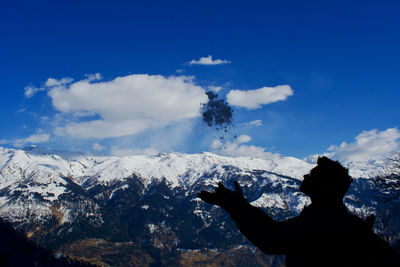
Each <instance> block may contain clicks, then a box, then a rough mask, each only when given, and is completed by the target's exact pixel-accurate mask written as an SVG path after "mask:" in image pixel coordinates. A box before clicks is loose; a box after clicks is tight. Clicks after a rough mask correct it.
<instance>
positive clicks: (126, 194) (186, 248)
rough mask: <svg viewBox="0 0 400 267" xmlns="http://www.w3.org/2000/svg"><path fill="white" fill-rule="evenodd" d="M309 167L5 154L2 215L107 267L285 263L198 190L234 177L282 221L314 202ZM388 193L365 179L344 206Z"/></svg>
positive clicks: (282, 162) (359, 206)
mask: <svg viewBox="0 0 400 267" xmlns="http://www.w3.org/2000/svg"><path fill="white" fill-rule="evenodd" d="M312 167H313V165H312V164H309V163H306V162H304V161H302V160H299V159H296V158H291V157H279V156H271V159H269V160H262V159H256V158H228V157H221V156H217V155H214V154H211V153H202V154H191V155H188V154H178V153H171V154H159V155H155V156H130V157H100V156H87V155H83V154H78V153H75V154H74V153H62V152H52V151H45V150H41V149H38V148H35V147H32V148H29V149H25V150H12V149H6V148H0V216H1V217H2V218H4V219H6V220H8V221H10V222H11V223H12V224H13V225H14V226H15V227H17V228H18V229H21V230H23V231H24V232H25V233H26V235H27V236H28V237H29V238H30V239H31V240H34V241H35V242H37V243H39V244H40V245H42V246H44V247H46V248H48V249H52V250H53V251H55V253H60V254H64V255H67V256H69V257H72V258H75V259H78V260H86V261H88V262H91V263H95V264H98V265H102V266H107V265H115V266H194V265H196V266H213V264H214V265H215V266H222V265H227V266H233V265H236V266H281V265H283V258H282V257H280V256H266V255H263V254H262V253H261V252H259V251H258V250H257V249H255V248H254V247H253V246H251V244H249V243H248V242H247V241H246V240H245V238H243V236H242V235H241V234H240V233H239V232H238V231H237V229H236V227H235V225H234V223H233V222H232V221H231V220H230V218H229V216H228V215H227V214H225V213H224V212H223V211H222V210H221V209H219V208H216V207H212V206H211V205H208V204H206V203H203V202H202V201H200V199H199V198H198V197H197V196H196V194H197V193H198V192H199V191H200V190H204V189H210V190H211V188H212V187H213V186H215V185H216V184H217V183H218V182H222V183H224V184H226V185H228V186H232V185H233V182H234V181H235V180H236V181H238V182H239V184H240V185H241V186H242V188H243V191H244V193H245V195H246V196H247V198H248V199H249V201H250V202H251V203H252V204H253V205H255V206H259V207H261V208H263V209H265V210H266V211H267V212H268V213H269V214H271V215H272V216H274V218H275V219H277V220H283V219H286V218H288V217H291V216H295V215H297V214H298V213H299V212H300V211H301V210H302V208H303V207H304V205H307V203H308V202H309V199H308V198H307V197H306V196H304V195H303V194H301V193H300V192H298V186H299V184H300V183H301V180H302V176H303V174H305V173H307V172H308V171H309V170H310V169H311V168H312ZM363 168H365V167H364V166H363ZM357 173H361V174H362V173H363V172H362V170H357ZM382 194H384V193H382V192H380V191H379V190H377V189H376V187H375V184H374V183H372V182H371V180H369V179H366V178H362V177H359V178H357V179H356V180H355V182H354V183H353V184H352V187H351V190H350V192H349V194H348V195H347V197H346V204H347V206H348V207H349V209H350V210H351V211H353V212H354V213H356V214H358V215H359V216H363V217H364V216H366V215H368V214H370V213H376V209H377V207H379V209H381V208H382V207H381V206H379V203H378V200H379V198H381V195H382ZM385 194H387V193H385ZM388 194H391V193H390V192H389V193H388ZM392 203H393V202H390V205H392ZM385 205H389V204H385ZM397 222H398V221H397ZM395 223H396V222H395ZM241 262H242V263H246V264H244V265H243V264H240V263H241Z"/></svg>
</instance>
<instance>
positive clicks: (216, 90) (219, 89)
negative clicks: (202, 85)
mask: <svg viewBox="0 0 400 267" xmlns="http://www.w3.org/2000/svg"><path fill="white" fill-rule="evenodd" d="M207 88H208V89H210V90H212V91H214V92H216V93H218V92H219V91H221V89H222V86H213V85H210V86H208V87H207Z"/></svg>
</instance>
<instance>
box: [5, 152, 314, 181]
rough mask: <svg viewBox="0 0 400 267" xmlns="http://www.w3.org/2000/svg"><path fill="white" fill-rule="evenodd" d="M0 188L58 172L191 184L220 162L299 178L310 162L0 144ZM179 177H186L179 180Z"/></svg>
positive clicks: (52, 178) (104, 178)
mask: <svg viewBox="0 0 400 267" xmlns="http://www.w3.org/2000/svg"><path fill="white" fill-rule="evenodd" d="M0 164H1V165H0V179H1V184H0V188H1V187H4V186H5V185H6V184H7V183H9V182H12V181H15V179H19V180H26V179H27V178H29V177H31V178H33V179H35V181H37V182H44V183H46V182H50V183H51V182H53V181H54V182H56V183H63V180H62V179H61V180H60V178H59V177H60V176H64V177H71V178H73V179H74V181H75V182H77V183H78V184H81V183H83V182H84V181H85V177H96V179H97V181H98V182H99V183H102V184H107V183H109V182H111V181H113V180H116V179H117V180H119V179H123V178H126V177H129V176H131V174H137V175H139V176H141V177H143V178H145V180H144V183H145V184H149V183H150V182H151V180H152V179H161V178H165V179H166V180H167V181H168V182H169V183H170V185H171V186H173V187H175V186H182V185H189V186H190V185H191V184H193V183H194V182H195V181H196V179H197V178H199V177H200V176H201V175H202V174H204V173H206V172H210V171H214V170H217V171H219V172H220V173H223V168H222V167H223V166H235V167H237V168H239V169H241V170H243V171H246V170H265V171H268V172H272V173H276V174H279V175H282V176H289V177H294V178H297V179H302V176H303V174H305V173H307V172H308V171H309V170H310V169H311V168H312V167H313V165H311V164H308V163H306V162H304V161H302V160H299V159H296V158H291V157H277V158H275V159H274V160H270V161H267V160H263V159H259V158H244V157H241V158H229V157H222V156H218V155H215V154H212V153H208V152H204V153H201V154H180V153H170V154H159V155H154V156H126V157H101V156H86V155H83V154H79V155H74V156H69V157H67V158H63V157H60V156H58V155H56V154H48V153H37V151H35V153H29V151H24V150H12V149H6V148H0ZM182 177H189V178H187V179H186V180H182Z"/></svg>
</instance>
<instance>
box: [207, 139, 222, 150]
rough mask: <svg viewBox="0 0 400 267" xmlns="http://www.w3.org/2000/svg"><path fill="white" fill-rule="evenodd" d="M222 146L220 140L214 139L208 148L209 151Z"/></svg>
mask: <svg viewBox="0 0 400 267" xmlns="http://www.w3.org/2000/svg"><path fill="white" fill-rule="evenodd" d="M222 145H223V143H222V142H221V141H220V140H218V139H215V140H213V141H212V143H211V146H210V147H211V149H218V148H220V147H221V146H222Z"/></svg>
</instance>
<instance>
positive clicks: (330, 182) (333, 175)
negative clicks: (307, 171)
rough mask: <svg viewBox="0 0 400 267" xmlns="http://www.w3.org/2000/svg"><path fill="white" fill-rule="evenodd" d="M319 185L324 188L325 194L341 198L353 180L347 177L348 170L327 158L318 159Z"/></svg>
mask: <svg viewBox="0 0 400 267" xmlns="http://www.w3.org/2000/svg"><path fill="white" fill-rule="evenodd" d="M317 167H318V168H317V169H318V172H317V173H316V175H318V176H320V177H319V179H318V180H319V182H320V185H321V186H323V187H324V190H323V191H325V192H326V193H329V194H331V195H336V196H338V197H341V198H343V197H344V195H345V194H346V192H347V190H349V187H350V184H351V182H352V181H353V178H351V176H350V175H349V170H348V169H347V168H345V167H343V166H342V165H341V164H340V163H339V162H338V161H334V160H331V159H329V158H327V157H319V158H318V160H317Z"/></svg>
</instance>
